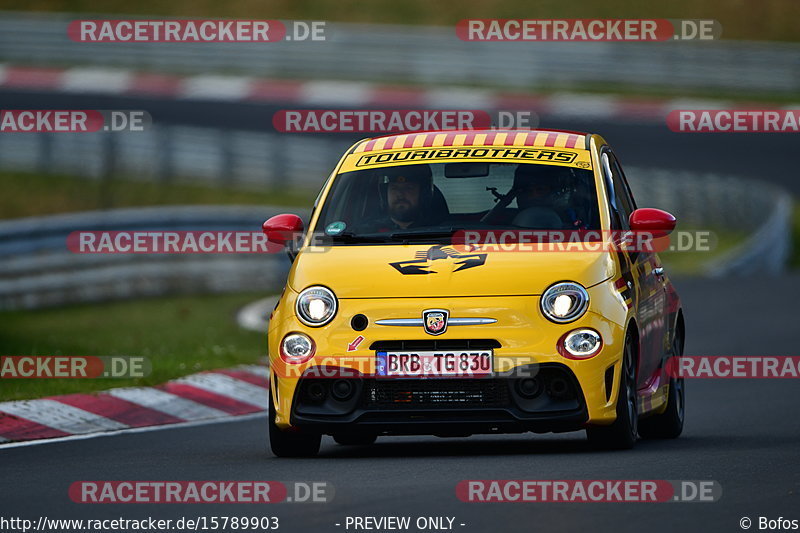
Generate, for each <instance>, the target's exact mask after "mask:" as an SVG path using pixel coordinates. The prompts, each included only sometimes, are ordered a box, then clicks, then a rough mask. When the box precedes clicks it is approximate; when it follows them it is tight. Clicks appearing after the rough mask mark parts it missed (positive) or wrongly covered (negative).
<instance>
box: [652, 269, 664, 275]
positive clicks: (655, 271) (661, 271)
mask: <svg viewBox="0 0 800 533" xmlns="http://www.w3.org/2000/svg"><path fill="white" fill-rule="evenodd" d="M653 275H654V276H663V275H664V267H656V268H654V269H653Z"/></svg>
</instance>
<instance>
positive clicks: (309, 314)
mask: <svg viewBox="0 0 800 533" xmlns="http://www.w3.org/2000/svg"><path fill="white" fill-rule="evenodd" d="M337 307H338V304H337V302H336V296H335V295H334V294H333V292H332V291H331V290H330V289H328V288H326V287H319V286H317V287H309V288H307V289H305V290H304V291H303V292H301V293H300V296H298V297H297V304H296V305H295V312H296V313H297V318H299V319H300V322H302V323H303V324H305V325H306V326H312V327H319V326H324V325H325V324H327V323H328V322H330V321H331V319H333V317H334V315H335V314H336V308H337Z"/></svg>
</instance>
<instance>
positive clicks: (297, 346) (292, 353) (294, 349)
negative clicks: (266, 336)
mask: <svg viewBox="0 0 800 533" xmlns="http://www.w3.org/2000/svg"><path fill="white" fill-rule="evenodd" d="M315 349H316V347H315V346H314V341H313V340H311V337H309V336H308V335H303V334H302V333H289V334H288V335H286V336H285V337H284V338H283V340H282V341H281V359H283V360H284V361H285V362H287V363H289V364H293V365H299V364H301V363H305V362H306V361H308V360H309V359H311V358H312V357H314V351H315Z"/></svg>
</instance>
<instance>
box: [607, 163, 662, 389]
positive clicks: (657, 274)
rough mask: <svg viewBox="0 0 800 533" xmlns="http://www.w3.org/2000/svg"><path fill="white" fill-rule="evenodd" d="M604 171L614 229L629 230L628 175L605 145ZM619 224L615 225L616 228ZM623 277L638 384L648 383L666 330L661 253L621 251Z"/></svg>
mask: <svg viewBox="0 0 800 533" xmlns="http://www.w3.org/2000/svg"><path fill="white" fill-rule="evenodd" d="M601 163H602V166H603V173H604V175H605V177H606V185H607V189H608V192H609V204H610V205H611V209H612V211H613V213H612V217H611V218H612V229H615V230H619V231H623V232H624V231H628V230H630V224H629V219H630V215H631V213H633V211H634V210H635V209H636V204H635V202H634V199H633V195H632V194H631V192H630V187H629V186H628V183H627V180H626V179H625V175H624V173H623V172H622V167H621V166H620V164H619V161H618V160H617V158H616V157H615V156H614V154H613V152H612V151H611V150H610V149H608V148H606V149H604V150H603V151H602V153H601ZM613 226H616V227H613ZM619 255H620V257H619V259H620V265H623V266H622V269H623V278H625V279H626V283H632V284H633V287H629V288H630V289H631V292H632V295H633V296H632V300H633V309H634V312H635V316H636V322H637V324H638V326H639V347H640V357H639V372H638V381H639V387H640V388H641V387H645V386H647V385H648V379H649V378H650V377H651V376H652V375H653V374H654V373H655V371H656V370H657V369H658V368H659V366H660V365H661V360H662V356H663V354H664V338H665V333H666V320H665V318H664V317H665V313H666V292H665V287H666V285H665V279H664V275H663V268H662V267H661V263H660V261H659V259H658V256H657V255H656V254H655V253H654V252H652V251H648V250H636V249H633V250H629V251H621V252H619Z"/></svg>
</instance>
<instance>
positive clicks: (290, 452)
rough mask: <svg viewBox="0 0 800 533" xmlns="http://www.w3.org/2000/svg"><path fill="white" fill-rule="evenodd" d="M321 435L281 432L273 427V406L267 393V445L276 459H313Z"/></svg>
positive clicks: (270, 394)
mask: <svg viewBox="0 0 800 533" xmlns="http://www.w3.org/2000/svg"><path fill="white" fill-rule="evenodd" d="M321 441H322V435H320V434H319V433H301V432H289V431H283V430H281V429H280V428H279V427H278V426H276V425H275V405H274V404H273V403H272V392H270V393H269V445H270V448H271V449H272V453H273V454H274V455H275V456H276V457H314V456H315V455H317V454H318V453H319V445H320V442H321Z"/></svg>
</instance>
